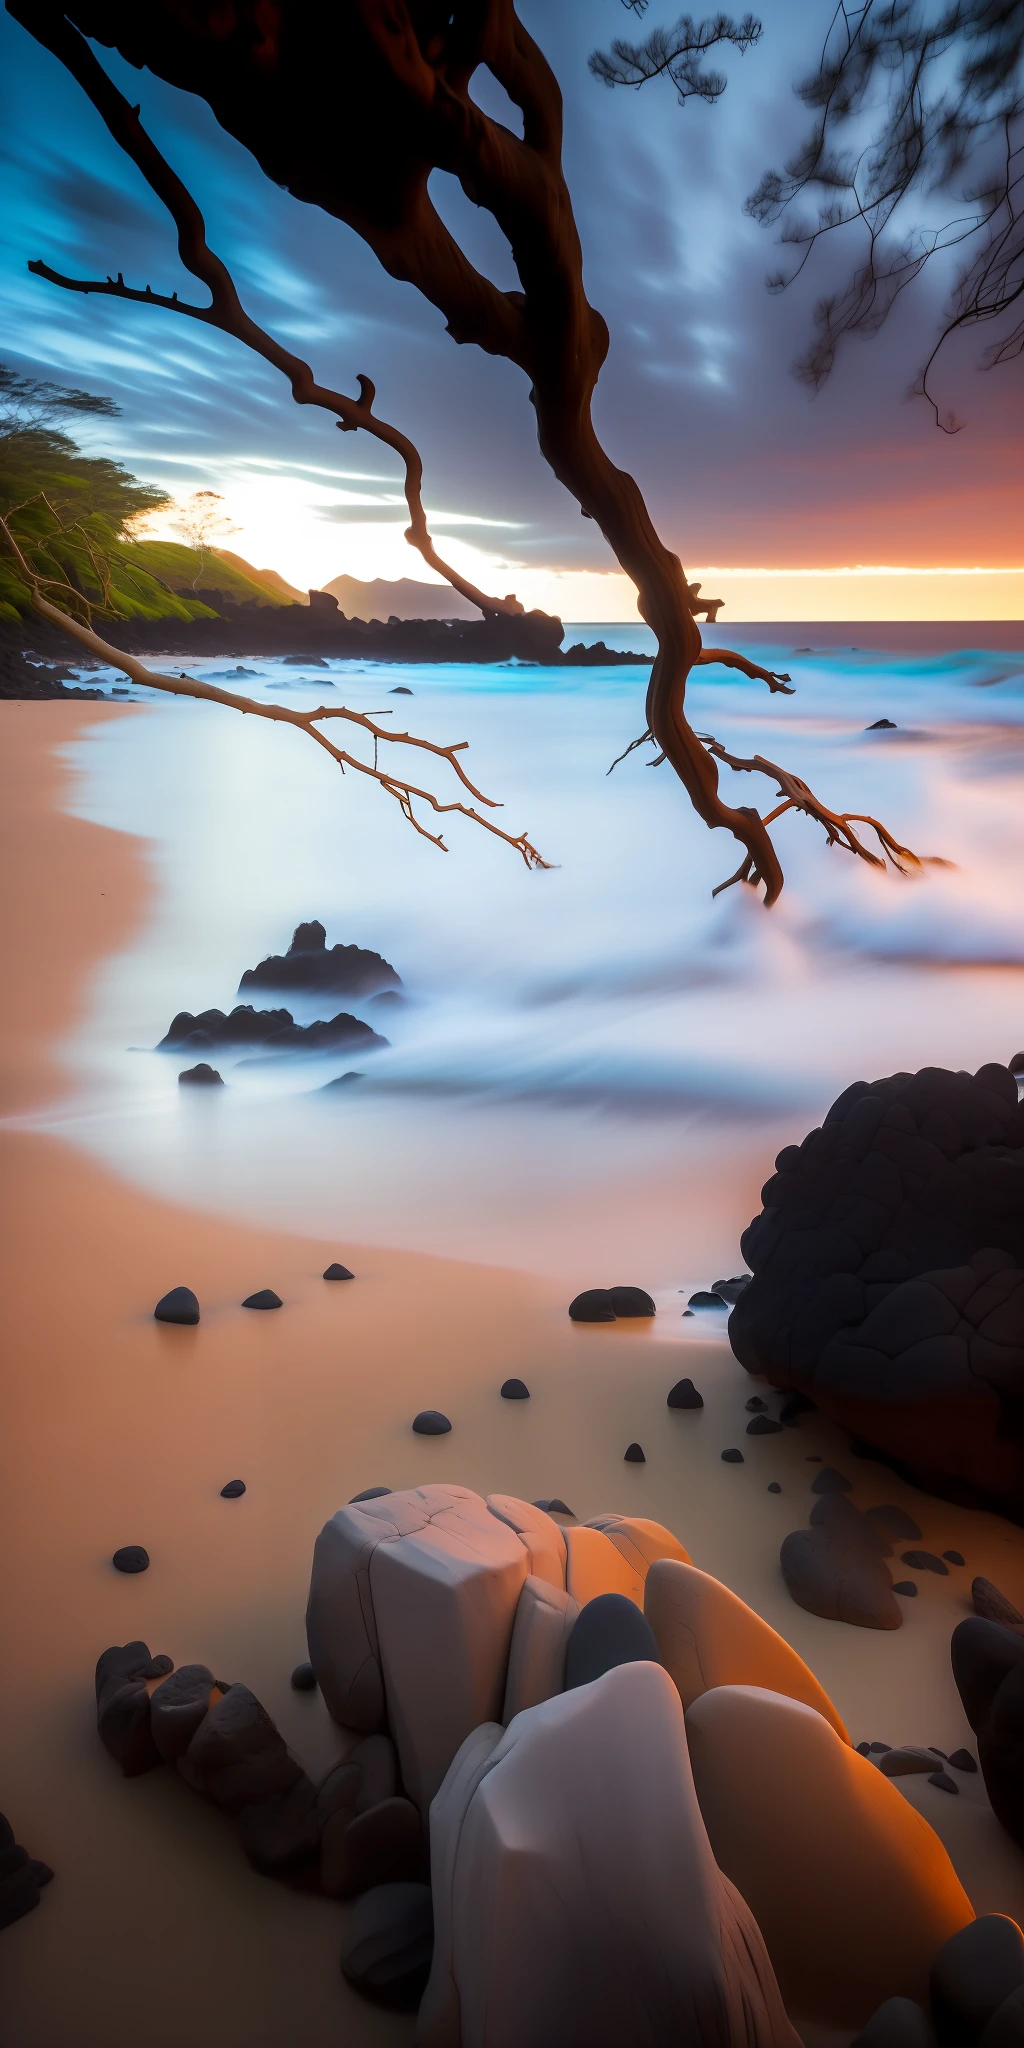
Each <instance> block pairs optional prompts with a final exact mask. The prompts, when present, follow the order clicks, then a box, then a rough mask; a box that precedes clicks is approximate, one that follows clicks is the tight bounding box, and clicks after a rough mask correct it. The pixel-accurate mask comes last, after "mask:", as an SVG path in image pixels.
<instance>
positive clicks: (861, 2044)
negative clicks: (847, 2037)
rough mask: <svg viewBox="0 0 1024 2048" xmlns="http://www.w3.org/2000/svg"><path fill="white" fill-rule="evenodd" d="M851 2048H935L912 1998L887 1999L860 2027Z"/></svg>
mask: <svg viewBox="0 0 1024 2048" xmlns="http://www.w3.org/2000/svg"><path fill="white" fill-rule="evenodd" d="M852 2048H935V2033H934V2030H933V2027H932V2023H931V2020H930V2019H929V2018H928V2015H927V2013H925V2012H922V2010H921V2007H920V2006H919V2005H915V2004H914V2001H913V1999H912V1998H887V1999H886V2001H885V2004H884V2005H880V2006H879V2008H878V2010H877V2012H873V2013H872V2015H871V2018H870V2019H869V2021H868V2023H867V2026H866V2027H862V2028H861V2030H860V2033H859V2034H858V2035H857V2038H856V2040H855V2041H854V2042H853V2043H852Z"/></svg>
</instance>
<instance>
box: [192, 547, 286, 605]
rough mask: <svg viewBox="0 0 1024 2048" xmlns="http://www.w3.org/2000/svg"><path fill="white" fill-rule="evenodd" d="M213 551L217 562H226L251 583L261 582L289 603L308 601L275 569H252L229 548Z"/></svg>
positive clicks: (250, 565)
mask: <svg viewBox="0 0 1024 2048" xmlns="http://www.w3.org/2000/svg"><path fill="white" fill-rule="evenodd" d="M213 552H214V554H215V555H216V557H217V560H218V561H219V562H227V563H228V564H229V565H230V567H231V568H232V569H237V570H238V572H239V575H241V576H247V577H248V578H249V581H250V582H251V583H259V584H263V585H265V586H266V587H267V588H268V589H269V590H272V591H276V592H277V594H278V596H279V597H283V598H286V599H287V601H288V602H289V603H290V604H308V603H309V598H308V596H307V594H306V592H305V591H304V590H296V589H295V586H294V584H291V583H286V582H285V580H284V577H283V576H279V575H278V573H277V570H276V569H254V568H253V566H252V563H251V562H247V561H245V559H244V558H243V556H241V555H233V554H232V553H231V550H230V548H214V551H213Z"/></svg>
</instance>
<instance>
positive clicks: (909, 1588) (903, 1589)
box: [892, 1579, 917, 1600]
mask: <svg viewBox="0 0 1024 2048" xmlns="http://www.w3.org/2000/svg"><path fill="white" fill-rule="evenodd" d="M892 1590H893V1592H894V1593H899V1594H901V1595H902V1597H903V1599H904V1600H916V1599H917V1585H916V1583H915V1581H914V1580H913V1579H896V1580H895V1582H894V1584H893V1589H892Z"/></svg>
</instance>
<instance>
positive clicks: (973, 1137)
mask: <svg viewBox="0 0 1024 2048" xmlns="http://www.w3.org/2000/svg"><path fill="white" fill-rule="evenodd" d="M776 1168H777V1171H776V1173H775V1175H774V1177H773V1178H772V1179H771V1180H769V1181H768V1182H767V1184H766V1185H765V1187H764V1188H763V1190H762V1201H763V1203H764V1208H763V1211H762V1213H761V1215H760V1216H759V1217H757V1218H756V1219H755V1221H754V1222H753V1223H752V1224H751V1225H750V1227H749V1228H748V1230H747V1231H746V1232H745V1233H744V1235H743V1238H742V1240H741V1243H742V1249H743V1254H744V1257H745V1258H746V1260H747V1262H748V1264H749V1266H750V1267H751V1270H752V1273H753V1279H752V1281H751V1283H750V1285H749V1286H748V1287H746V1288H744V1289H743V1290H742V1292H741V1294H740V1296H739V1299H738V1301H737V1302H736V1305H735V1307H734V1309H733V1311H732V1315H731V1317H730V1321H729V1336H730V1339H731V1342H732V1346H733V1350H734V1351H735V1353H736V1356H737V1357H738V1358H739V1360H740V1361H741V1363H742V1364H743V1365H744V1366H746V1367H747V1369H748V1371H750V1372H753V1373H758V1374H763V1375H765V1376H766V1377H767V1378H768V1379H769V1380H771V1381H772V1382H773V1383H774V1384H775V1385H776V1386H779V1387H786V1388H795V1389H799V1390H801V1391H803V1392H804V1393H807V1394H809V1395H812V1396H813V1398H814V1400H815V1401H816V1402H817V1404H818V1405H819V1406H820V1407H821V1408H822V1410H823V1411H824V1412H825V1413H826V1414H827V1415H828V1416H829V1417H830V1418H832V1419H833V1420H835V1421H837V1422H840V1423H845V1424H846V1425H847V1426H848V1427H849V1428H850V1429H851V1430H853V1431H854V1433H855V1436H856V1437H857V1439H859V1440H860V1441H861V1442H862V1443H866V1444H867V1445H868V1446H869V1447H871V1448H872V1449H873V1450H874V1452H875V1453H877V1454H878V1455H880V1456H881V1457H883V1458H885V1459H886V1460H888V1462H889V1463H891V1464H892V1465H894V1466H895V1467H896V1469H897V1470H899V1471H900V1472H902V1473H904V1474H905V1475H906V1476H907V1477H909V1478H911V1479H912V1480H913V1481H914V1482H915V1483H916V1484H918V1485H919V1486H922V1487H924V1488H926V1489H928V1490H930V1491H932V1492H937V1493H941V1494H944V1495H945V1496H947V1497H948V1498H950V1499H953V1500H958V1501H963V1502H965V1503H968V1504H974V1505H978V1504H980V1505H985V1506H989V1507H995V1508H997V1509H999V1510H1001V1511H1002V1512H1005V1513H1006V1514H1008V1515H1009V1516H1011V1518H1013V1519H1015V1520H1021V1519H1024V1419H1022V1418H1024V1401H1022V1399H1021V1396H1022V1394H1024V1106H1019V1105H1018V1099H1017V1083H1016V1081H1015V1079H1014V1076H1013V1074H1012V1073H1011V1072H1010V1070H1009V1069H1008V1068H1007V1067H1000V1066H995V1065H989V1066H984V1067H982V1068H981V1069H980V1070H979V1072H978V1073H977V1074H975V1075H970V1074H966V1073H951V1072H949V1071H947V1070H946V1069H944V1068H940V1067H926V1068H924V1069H923V1070H922V1071H921V1072H920V1073H917V1074H895V1075H892V1076H890V1078H889V1079H887V1080H882V1081H874V1082H872V1083H870V1084H869V1083H868V1082H866V1081H857V1082H855V1083H854V1084H853V1086H852V1087H850V1088H848V1089H847V1090H846V1091H845V1093H844V1094H843V1095H841V1096H840V1097H839V1099H838V1101H837V1102H835V1103H834V1104H833V1106H832V1108H831V1109H830V1110H829V1112H828V1115H827V1116H826V1118H825V1121H824V1124H823V1126H822V1127H821V1129H820V1130H815V1131H812V1132H811V1133H810V1134H809V1136H808V1137H806V1138H805V1139H804V1141H803V1143H802V1144H801V1145H788V1146H786V1147H785V1149H784V1150H783V1151H782V1152H780V1154H779V1156H778V1159H777V1160H776Z"/></svg>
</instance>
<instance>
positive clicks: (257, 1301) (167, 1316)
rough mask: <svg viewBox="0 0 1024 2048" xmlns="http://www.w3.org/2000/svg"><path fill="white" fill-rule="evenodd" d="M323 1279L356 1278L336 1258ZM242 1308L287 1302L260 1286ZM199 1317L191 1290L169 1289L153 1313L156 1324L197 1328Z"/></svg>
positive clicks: (270, 1306)
mask: <svg viewBox="0 0 1024 2048" xmlns="http://www.w3.org/2000/svg"><path fill="white" fill-rule="evenodd" d="M323 1277H324V1279H325V1280H352V1279H354V1278H355V1275H354V1274H353V1272H352V1271H351V1269H350V1267H348V1266H343V1265H342V1264H341V1263H340V1261H339V1260H337V1259H335V1260H332V1262H331V1264H330V1265H329V1266H326V1267H325V1268H324V1274H323ZM241 1306H242V1308H253V1309H263V1310H267V1309H274V1308H283V1307H284V1303H283V1301H282V1300H281V1296H280V1295H279V1294H277V1293H275V1291H274V1289H273V1288H272V1287H259V1288H257V1290H256V1292H255V1294H247V1295H246V1296H245V1299H244V1301H243V1302H242V1303H241ZM199 1316H200V1308H199V1296H198V1295H197V1294H196V1293H195V1292H194V1290H193V1289H192V1288H191V1287H172V1288H170V1289H169V1290H168V1292H167V1293H166V1294H162V1295H161V1296H160V1299H159V1301H158V1302H157V1305H156V1307H155V1309H154V1310H153V1318H154V1321H155V1322H158V1323H178V1324H184V1325H186V1326H194V1325H195V1324H196V1323H198V1321H199Z"/></svg>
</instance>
